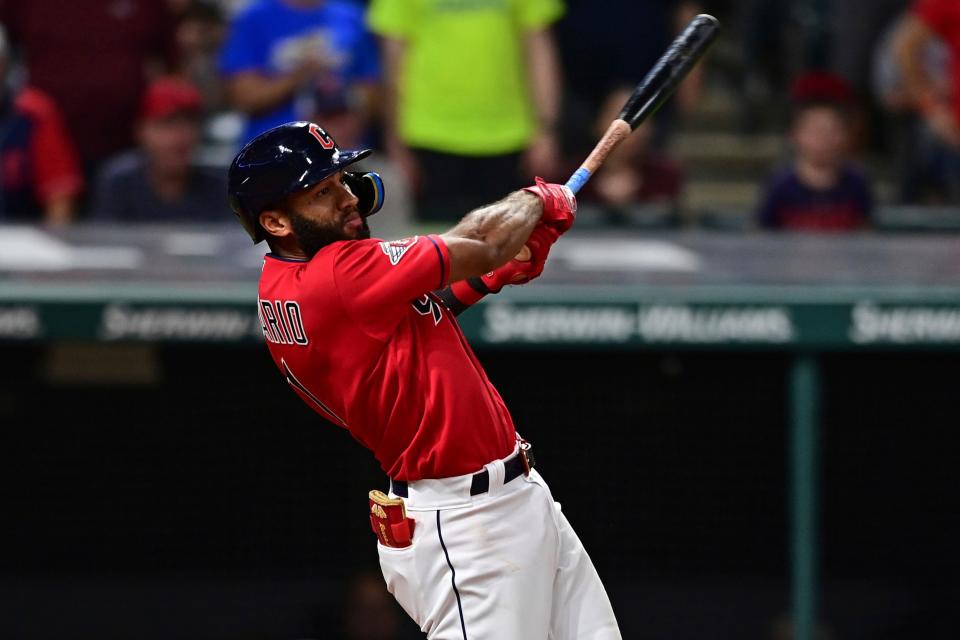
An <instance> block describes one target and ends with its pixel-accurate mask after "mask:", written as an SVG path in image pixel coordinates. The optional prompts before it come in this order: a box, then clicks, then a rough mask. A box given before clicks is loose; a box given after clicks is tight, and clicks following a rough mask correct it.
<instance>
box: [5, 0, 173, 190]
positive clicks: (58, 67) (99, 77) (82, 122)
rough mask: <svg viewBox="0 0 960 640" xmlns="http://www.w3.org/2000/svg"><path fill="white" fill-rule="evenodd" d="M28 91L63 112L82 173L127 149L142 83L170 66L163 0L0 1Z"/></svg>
mask: <svg viewBox="0 0 960 640" xmlns="http://www.w3.org/2000/svg"><path fill="white" fill-rule="evenodd" d="M0 22H2V23H3V24H5V25H6V27H7V29H8V31H9V35H10V39H11V41H12V43H13V44H14V45H15V46H17V47H18V48H19V49H20V50H21V52H22V55H23V62H24V65H25V66H26V69H27V73H28V75H29V77H30V83H31V85H33V86H35V87H36V88H38V89H41V90H43V91H45V92H46V93H47V94H49V95H50V97H51V98H53V99H54V101H56V103H57V104H58V105H59V106H60V108H61V109H62V110H63V114H64V117H65V118H66V122H67V126H68V127H69V128H70V130H71V131H73V132H74V135H75V139H76V143H77V150H78V151H79V153H80V158H81V161H82V163H83V168H84V172H85V173H86V174H87V175H88V176H89V175H90V174H91V173H92V171H93V169H94V167H95V166H96V165H97V164H98V163H99V162H101V161H102V160H103V159H105V158H106V157H108V156H109V155H111V154H114V153H116V152H118V151H120V150H122V149H125V148H128V147H130V146H132V144H133V138H132V135H131V132H132V129H133V124H134V121H135V120H136V116H137V107H138V105H139V100H140V94H141V93H142V91H143V87H144V86H145V85H146V81H147V77H148V75H149V74H150V73H151V70H150V68H151V67H153V69H154V71H156V70H162V69H163V68H164V67H170V68H172V66H173V64H174V59H175V57H176V56H175V51H176V46H175V43H174V20H173V16H172V14H171V13H170V10H169V7H168V2H167V0H135V1H134V0H84V1H83V2H63V1H62V0H0Z"/></svg>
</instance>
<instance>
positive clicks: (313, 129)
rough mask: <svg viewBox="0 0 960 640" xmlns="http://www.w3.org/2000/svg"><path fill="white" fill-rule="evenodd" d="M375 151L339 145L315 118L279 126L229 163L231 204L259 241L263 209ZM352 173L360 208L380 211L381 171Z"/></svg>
mask: <svg viewBox="0 0 960 640" xmlns="http://www.w3.org/2000/svg"><path fill="white" fill-rule="evenodd" d="M371 153H373V151H372V150H371V149H351V150H343V149H340V147H338V146H337V143H336V141H335V140H334V139H333V136H331V135H330V134H329V133H327V132H326V131H325V130H324V129H323V128H322V127H320V126H319V125H317V124H314V123H312V122H288V123H287V124H282V125H280V126H278V127H274V128H273V129H270V130H269V131H266V132H264V133H261V134H260V135H258V136H257V137H255V138H254V139H253V140H251V141H250V142H248V143H247V144H246V145H245V146H244V147H243V148H242V149H241V150H240V152H239V153H238V154H237V155H236V157H235V158H234V159H233V162H232V163H231V164H230V170H229V173H228V179H227V182H228V186H227V195H228V198H229V200H230V207H231V208H232V209H233V212H234V214H236V216H237V219H238V220H239V221H240V224H241V225H243V228H244V230H245V231H246V232H247V234H248V235H249V236H250V238H251V239H252V240H253V241H254V243H257V242H260V241H261V240H263V239H264V238H265V237H266V233H265V231H264V229H263V227H262V226H261V225H260V221H259V218H260V213H261V212H263V211H264V210H266V209H269V208H270V207H273V206H276V205H277V204H279V203H280V202H281V201H282V200H283V199H284V198H286V197H287V196H289V195H291V194H293V193H296V192H297V191H300V190H302V189H306V188H308V187H311V186H313V185H315V184H317V183H318V182H320V181H321V180H324V179H325V178H327V177H329V176H331V175H333V174H334V173H336V172H337V171H340V170H342V169H344V168H345V167H348V166H349V165H351V164H353V163H355V162H358V161H360V160H363V159H364V158H366V157H367V156H369V155H370V154H371ZM348 177H349V178H350V179H349V180H348V185H349V186H350V187H351V189H353V190H354V194H355V195H356V196H357V197H358V198H359V199H360V204H359V205H358V208H359V209H360V212H361V213H362V214H363V215H364V216H368V215H372V214H373V213H376V211H377V210H379V208H380V206H382V204H383V182H382V181H381V180H380V177H379V176H378V175H377V174H375V173H368V174H349V176H348ZM358 189H359V190H360V191H361V193H357V190H358ZM367 191H370V192H371V194H367V193H366V192H367ZM365 196H366V197H365Z"/></svg>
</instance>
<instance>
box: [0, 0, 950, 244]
mask: <svg viewBox="0 0 960 640" xmlns="http://www.w3.org/2000/svg"><path fill="white" fill-rule="evenodd" d="M700 12H708V13H711V14H714V15H716V16H718V17H719V18H720V19H721V22H722V23H723V25H724V32H723V33H724V35H723V37H722V38H721V42H720V43H718V45H716V46H715V47H714V51H713V52H712V53H711V55H710V57H709V58H708V59H707V62H706V64H704V65H701V66H699V67H697V69H696V70H695V71H694V72H693V73H691V75H690V76H689V77H688V78H687V79H686V80H685V81H684V82H683V83H682V84H681V86H680V87H679V89H678V91H677V94H676V95H675V96H674V97H673V99H671V100H670V101H669V102H668V103H667V104H666V105H665V106H664V107H663V108H662V109H660V110H659V111H658V112H657V114H656V115H655V117H654V118H652V119H651V120H649V121H648V122H647V123H645V124H644V125H643V126H642V127H641V128H640V129H639V130H638V131H637V132H635V133H634V135H632V136H631V137H630V138H628V139H627V141H626V142H625V143H624V144H622V145H621V146H620V147H618V148H617V149H616V150H615V152H614V153H613V154H612V156H611V157H610V158H609V160H608V161H607V163H606V164H605V165H604V167H603V169H602V170H601V171H600V172H598V174H597V175H596V176H595V177H594V178H593V179H592V180H591V181H590V182H589V183H588V184H587V186H586V187H585V189H584V190H583V192H581V194H580V200H581V203H583V204H584V205H585V207H586V208H588V209H590V210H592V211H594V212H597V215H598V217H597V220H599V222H600V224H604V225H618V224H624V223H625V222H629V221H630V217H631V216H635V215H636V212H637V211H644V212H647V214H648V215H649V212H656V215H657V216H659V217H658V218H657V219H658V220H660V221H661V222H662V223H663V224H667V225H680V224H686V223H688V222H689V220H690V216H689V215H686V214H685V211H684V208H685V205H684V193H685V189H686V187H687V185H688V184H689V182H690V172H689V170H688V169H689V168H688V167H687V166H686V162H685V158H684V157H683V155H682V154H680V153H678V152H677V151H676V146H675V145H674V144H673V143H674V141H675V140H676V139H677V137H678V136H681V135H683V133H684V131H685V130H686V129H687V128H688V127H689V126H690V123H691V122H693V121H695V119H696V116H697V114H698V113H700V112H701V111H702V110H703V106H704V104H705V102H706V101H708V100H709V99H710V97H711V96H713V95H716V94H717V93H718V92H719V93H723V94H724V95H727V96H730V97H731V99H732V101H733V103H734V105H735V109H736V113H737V120H736V122H737V124H736V126H735V127H734V129H735V130H733V131H730V133H731V134H734V135H739V136H743V137H744V138H745V139H748V140H749V139H750V136H755V135H757V134H758V133H773V134H775V135H778V136H780V137H781V138H782V140H783V142H784V149H785V153H783V154H781V155H782V157H778V158H777V159H776V161H775V162H771V163H770V166H768V167H766V169H765V171H763V172H759V173H758V175H756V176H755V178H756V184H757V185H759V188H758V190H757V191H758V194H759V195H758V197H757V200H756V202H755V203H753V207H752V210H751V211H750V212H747V213H748V215H749V216H750V218H751V220H752V223H753V225H754V226H756V227H762V228H769V229H805V230H823V231H827V230H833V231H837V230H849V229H862V228H869V227H871V226H873V224H874V216H875V210H876V208H877V206H878V204H904V205H944V206H949V205H955V204H960V57H958V56H960V2H957V1H956V0H834V1H833V2H824V1H822V0H722V1H721V0H717V1H713V2H711V1H710V0H366V1H363V0H88V1H86V2H82V3H79V2H78V3H63V2H58V1H54V0H0V27H2V29H0V221H7V222H44V223H47V224H51V225H53V224H68V223H70V222H71V221H83V220H111V221H115V222H124V221H129V222H147V221H149V222H162V221H180V222H183V221H196V222H202V221H220V220H229V219H230V216H231V214H230V212H229V209H228V208H227V202H226V197H225V189H226V187H225V173H226V171H225V169H226V166H227V164H228V163H229V161H230V159H231V158H232V157H233V154H234V153H235V152H236V151H238V150H239V148H240V147H241V146H242V145H243V144H244V143H245V142H246V141H248V140H249V139H251V138H252V137H253V136H255V135H257V134H258V133H261V132H263V131H265V130H266V129H268V128H270V127H272V126H275V125H277V124H281V123H283V122H287V121H292V120H313V121H316V122H318V123H320V124H321V125H322V126H324V127H325V128H327V129H328V130H329V131H330V133H331V134H332V135H333V136H334V137H335V138H336V140H337V141H338V143H339V144H340V146H341V147H354V146H359V145H366V146H370V147H373V148H375V149H377V150H378V151H380V152H381V153H380V154H378V155H377V156H375V159H374V160H372V161H370V163H371V167H370V168H373V169H377V170H381V169H384V167H386V169H384V170H385V171H389V172H391V178H392V180H391V183H392V184H391V187H393V186H395V185H397V186H399V187H400V189H399V191H400V192H401V193H404V194H406V196H407V197H406V199H405V200H403V202H405V203H407V204H406V206H407V207H408V209H409V216H410V217H411V218H412V219H413V220H415V221H418V222H422V223H425V224H430V223H444V224H446V223H447V222H453V221H456V220H458V219H459V218H460V217H461V216H462V215H463V214H465V213H466V212H467V211H469V210H470V209H471V208H473V207H476V206H478V205H480V204H483V203H485V202H489V201H492V200H495V199H497V198H499V197H501V196H502V195H503V194H505V193H507V192H508V191H510V190H512V189H515V188H518V187H520V186H522V185H524V184H528V183H530V182H531V181H532V179H533V177H534V176H542V177H544V178H546V179H548V180H552V181H564V180H565V179H566V178H567V177H568V176H569V175H570V173H572V171H573V170H575V169H576V167H577V166H578V165H579V163H580V161H582V159H583V158H584V157H585V156H586V154H587V153H588V152H589V150H590V149H591V148H592V146H593V144H594V143H595V141H596V140H597V139H598V137H599V136H600V135H601V134H602V133H603V131H604V130H605V129H606V127H607V126H608V124H609V122H610V121H611V119H612V118H614V117H616V115H617V113H618V112H619V110H620V107H621V106H622V105H623V102H624V100H625V98H626V96H627V95H629V93H630V91H631V90H632V88H633V86H634V85H635V84H636V83H637V82H638V81H639V80H640V78H641V77H642V75H643V74H645V73H646V71H647V70H649V69H650V68H651V67H652V66H653V65H654V63H655V62H656V60H657V59H658V58H659V56H660V55H661V54H662V53H663V51H664V50H665V49H666V47H667V45H668V44H669V42H670V41H671V40H672V39H673V38H674V37H675V36H676V35H677V34H678V33H679V32H680V31H681V30H682V29H683V28H684V27H685V25H686V24H687V23H688V22H689V20H690V19H691V18H692V17H693V16H695V15H696V14H697V13H700ZM51 16H56V19H55V20H52V19H51ZM874 158H881V159H883V160H884V162H885V164H883V165H881V166H883V167H884V168H888V169H889V173H890V176H892V183H893V187H892V188H890V189H886V190H885V191H884V194H883V196H882V197H880V196H878V194H877V188H876V178H875V176H873V175H872V174H871V172H872V170H874V169H875V167H876V166H877V165H876V164H875V163H872V162H871V160H872V159H874Z"/></svg>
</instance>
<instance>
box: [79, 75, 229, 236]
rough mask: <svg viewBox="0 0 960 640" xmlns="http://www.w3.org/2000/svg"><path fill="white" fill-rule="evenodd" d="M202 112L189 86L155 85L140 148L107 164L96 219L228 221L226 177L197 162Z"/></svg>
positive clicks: (176, 81)
mask: <svg viewBox="0 0 960 640" xmlns="http://www.w3.org/2000/svg"><path fill="white" fill-rule="evenodd" d="M202 109H203V99H202V97H201V95H200V92H199V91H198V90H197V89H196V88H195V87H194V86H193V85H192V84H190V83H189V82H187V81H185V80H183V79H181V78H177V77H164V78H160V79H158V80H156V81H154V82H153V83H152V84H151V85H150V86H149V87H148V88H147V91H146V93H145V94H144V97H143V102H142V105H141V110H140V119H139V124H138V126H137V139H138V141H139V149H137V150H135V151H131V152H128V153H124V154H122V155H120V156H118V157H116V158H113V159H111V160H110V161H108V162H107V163H106V164H105V165H104V168H103V170H102V172H101V174H100V176H99V179H98V181H97V187H96V192H95V194H94V206H93V211H92V212H91V216H92V217H93V218H95V219H100V220H107V219H109V220H120V221H124V222H165V221H186V222H202V221H212V222H216V221H222V220H226V219H228V218H229V216H230V212H229V210H228V209H227V203H226V188H227V187H226V181H225V180H226V179H225V172H223V171H212V170H206V169H203V168H201V167H197V166H195V165H194V164H193V163H192V160H193V155H194V153H195V151H196V148H197V143H198V142H199V139H200V116H201V113H202Z"/></svg>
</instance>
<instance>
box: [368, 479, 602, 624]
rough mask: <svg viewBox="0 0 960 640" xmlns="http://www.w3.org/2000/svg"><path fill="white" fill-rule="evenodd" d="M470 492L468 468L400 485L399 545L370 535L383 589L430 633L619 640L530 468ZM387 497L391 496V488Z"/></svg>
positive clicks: (589, 573)
mask: <svg viewBox="0 0 960 640" xmlns="http://www.w3.org/2000/svg"><path fill="white" fill-rule="evenodd" d="M485 468H486V469H487V472H488V473H489V474H490V489H489V491H487V492H486V493H482V494H480V495H477V496H471V495H470V485H471V480H472V474H470V475H465V476H458V477H455V478H444V479H441V480H420V481H417V482H411V483H409V485H408V491H407V492H408V497H407V498H406V499H405V502H406V506H407V515H408V516H409V517H411V518H413V519H414V520H416V528H415V531H414V534H413V543H412V544H411V545H410V546H409V547H406V548H404V549H394V548H390V547H384V546H383V545H381V544H379V542H378V543H377V551H378V553H379V556H380V568H381V569H382V571H383V577H384V580H386V583H387V589H389V591H390V593H392V594H393V595H394V597H396V599H397V601H398V602H399V603H400V605H401V606H402V607H403V608H404V610H405V611H406V612H407V613H408V614H409V615H410V617H411V618H413V620H414V621H415V622H416V623H417V624H418V625H420V628H421V629H422V630H423V631H424V632H425V633H426V634H427V638H428V639H429V640H548V639H549V640H620V638H621V635H620V630H619V628H618V627H617V621H616V618H615V616H614V614H613V608H612V607H611V606H610V600H609V598H608V597H607V594H606V591H605V590H604V588H603V584H602V583H601V582H600V577H599V576H598V575H597V572H596V569H594V567H593V563H592V562H591V560H590V557H589V556H588V555H587V552H586V550H585V549H584V548H583V545H582V544H581V543H580V540H579V538H577V534H576V533H575V532H574V531H573V528H572V527H571V526H570V523H568V522H567V519H566V517H564V515H563V513H562V512H561V511H560V504H559V503H557V502H554V500H553V496H552V495H551V494H550V489H549V488H548V487H547V484H546V482H544V480H543V478H542V477H541V476H540V474H538V473H537V472H536V470H532V471H531V472H530V475H529V476H522V475H521V476H520V477H518V478H516V479H514V480H513V481H512V482H510V483H508V484H506V485H504V484H503V477H504V471H503V461H502V460H496V461H494V462H491V463H490V464H488V465H486V467H485ZM391 497H395V496H393V495H391Z"/></svg>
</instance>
